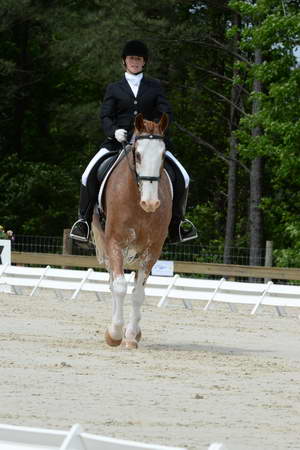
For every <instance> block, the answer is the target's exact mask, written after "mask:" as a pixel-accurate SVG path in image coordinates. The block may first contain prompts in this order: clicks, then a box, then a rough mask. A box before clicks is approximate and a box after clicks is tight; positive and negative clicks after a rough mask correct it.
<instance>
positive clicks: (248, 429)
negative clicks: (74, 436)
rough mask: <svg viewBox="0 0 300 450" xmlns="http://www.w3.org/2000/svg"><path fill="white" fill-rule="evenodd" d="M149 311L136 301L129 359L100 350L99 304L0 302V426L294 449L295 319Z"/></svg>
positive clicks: (48, 297)
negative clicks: (138, 317) (134, 341)
mask: <svg viewBox="0 0 300 450" xmlns="http://www.w3.org/2000/svg"><path fill="white" fill-rule="evenodd" d="M156 302H157V300H156V301H155V300H154V299H147V303H146V305H145V306H144V308H143V317H142V323H141V326H142V333H143V339H142V341H141V343H140V347H139V349H138V350H133V351H128V350H126V349H125V348H124V347H117V348H110V347H107V345H106V344H105V343H104V339H103V334H104V331H105V328H106V326H107V324H108V323H109V322H110V318H111V308H110V300H109V298H108V297H106V302H105V301H98V300H97V299H96V296H94V295H92V294H81V296H80V297H79V298H78V299H77V300H76V301H72V300H68V299H58V298H56V297H55V294H54V292H51V291H47V292H43V293H40V294H38V295H36V296H35V297H29V296H28V295H10V294H4V293H0V317H1V319H0V360H1V361H0V422H1V423H7V424H11V425H27V426H38V427H45V428H57V429H69V428H70V427H71V426H72V425H73V424H75V423H80V424H81V425H82V427H83V428H84V430H85V431H87V432H90V433H94V434H101V435H105V436H112V437H118V438H123V439H131V440H137V441H142V442H147V443H156V444H161V445H170V446H171V445H172V446H181V447H186V448H187V449H189V450H195V449H199V450H202V449H207V447H208V445H209V444H210V443H212V442H215V441H218V442H223V443H224V444H225V445H226V448H227V449H228V450H250V449H251V450H253V449H255V450H268V449H272V450H275V449H278V450H279V449H280V450H285V449H293V450H294V449H300V389H299V383H300V356H299V355H300V320H299V317H298V315H299V313H300V308H299V310H298V309H297V310H295V309H294V310H290V311H288V317H278V316H277V314H276V311H275V309H274V308H270V307H269V308H265V309H260V310H259V311H258V313H257V314H256V315H255V316H250V314H249V311H250V310H249V308H247V307H239V311H238V312H235V313H233V312H231V311H230V310H229V308H227V306H226V305H220V306H218V307H217V308H215V309H214V310H211V311H209V312H204V311H203V310H201V309H194V310H192V311H190V310H187V309H184V308H182V307H181V306H180V305H178V307H176V308H174V307H170V306H169V307H168V308H164V309H161V308H157V307H156ZM125 311H126V316H127V315H128V313H129V299H128V300H127V301H126V309H125Z"/></svg>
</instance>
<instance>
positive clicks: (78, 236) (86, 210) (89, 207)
mask: <svg viewBox="0 0 300 450" xmlns="http://www.w3.org/2000/svg"><path fill="white" fill-rule="evenodd" d="M94 205H95V199H94V198H93V199H92V198H91V195H90V194H89V191H88V188H87V187H86V186H84V185H83V184H82V185H81V186H80V203H79V219H78V220H77V221H76V222H75V223H74V225H73V226H72V228H71V231H70V237H71V238H72V239H75V240H77V241H80V242H88V241H89V236H90V230H91V223H92V217H93V210H94Z"/></svg>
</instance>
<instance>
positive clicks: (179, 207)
mask: <svg viewBox="0 0 300 450" xmlns="http://www.w3.org/2000/svg"><path fill="white" fill-rule="evenodd" d="M166 157H167V160H168V162H169V163H170V164H171V166H172V169H173V170H174V172H175V178H176V179H175V182H174V183H173V187H174V197H173V210H172V219H171V223H170V225H169V239H170V242H171V243H174V244H175V243H177V242H186V241H189V240H191V239H195V238H197V236H198V234H197V230H196V227H195V226H194V225H193V224H192V222H190V221H189V220H188V219H185V218H184V216H185V211H186V204H187V198H188V191H189V182H190V177H189V175H188V173H187V171H186V170H185V168H184V167H183V166H182V164H181V163H180V162H179V161H178V160H177V159H176V158H175V156H174V155H173V154H172V153H171V152H170V151H167V152H166Z"/></svg>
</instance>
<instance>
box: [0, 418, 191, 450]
mask: <svg viewBox="0 0 300 450" xmlns="http://www.w3.org/2000/svg"><path fill="white" fill-rule="evenodd" d="M0 449H1V450H43V449H44V450H58V449H59V450H146V449H148V450H185V449H184V448H180V447H166V446H164V445H155V444H144V443H142V442H135V441H127V440H124V439H114V438H110V437H105V436H98V435H94V434H89V433H85V432H84V431H83V430H82V428H81V426H80V425H78V424H77V425H73V427H72V428H71V429H70V431H60V430H49V429H44V428H30V427H19V426H18V427H17V426H14V425H5V424H0Z"/></svg>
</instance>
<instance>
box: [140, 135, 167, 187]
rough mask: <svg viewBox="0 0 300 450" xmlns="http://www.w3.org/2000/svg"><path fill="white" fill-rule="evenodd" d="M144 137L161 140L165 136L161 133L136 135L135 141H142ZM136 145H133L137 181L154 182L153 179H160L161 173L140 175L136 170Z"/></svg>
mask: <svg viewBox="0 0 300 450" xmlns="http://www.w3.org/2000/svg"><path fill="white" fill-rule="evenodd" d="M142 139H150V140H152V139H156V140H159V141H163V140H164V137H163V136H161V135H160V134H142V135H140V136H136V137H135V143H136V141H140V140H142ZM135 150H136V148H135V145H134V146H133V164H134V171H135V177H136V181H137V183H139V182H140V181H150V183H152V181H159V179H160V175H159V176H158V177H150V176H147V175H145V176H140V175H139V174H138V173H137V171H136V159H135Z"/></svg>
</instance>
